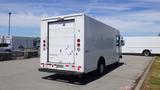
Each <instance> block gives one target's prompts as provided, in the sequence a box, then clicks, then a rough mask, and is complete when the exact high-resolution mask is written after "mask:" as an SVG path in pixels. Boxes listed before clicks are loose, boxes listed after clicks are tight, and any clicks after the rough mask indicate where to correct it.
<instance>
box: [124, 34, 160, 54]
mask: <svg viewBox="0 0 160 90" xmlns="http://www.w3.org/2000/svg"><path fill="white" fill-rule="evenodd" d="M124 41H125V46H124V47H122V52H123V53H133V54H143V55H145V56H148V55H151V54H160V37H159V36H143V37H142V36H141V37H124Z"/></svg>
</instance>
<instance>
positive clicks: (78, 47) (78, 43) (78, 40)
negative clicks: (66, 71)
mask: <svg viewBox="0 0 160 90" xmlns="http://www.w3.org/2000/svg"><path fill="white" fill-rule="evenodd" d="M80 41H81V40H80V39H79V38H78V39H77V51H80V46H81V44H80Z"/></svg>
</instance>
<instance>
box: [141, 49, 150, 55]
mask: <svg viewBox="0 0 160 90" xmlns="http://www.w3.org/2000/svg"><path fill="white" fill-rule="evenodd" d="M142 54H143V55H144V56H150V54H151V53H150V51H149V50H144V51H143V53H142Z"/></svg>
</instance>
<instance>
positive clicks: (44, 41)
mask: <svg viewBox="0 0 160 90" xmlns="http://www.w3.org/2000/svg"><path fill="white" fill-rule="evenodd" d="M45 49H46V40H43V50H45Z"/></svg>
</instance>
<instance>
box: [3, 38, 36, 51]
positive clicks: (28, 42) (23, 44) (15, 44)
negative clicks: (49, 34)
mask: <svg viewBox="0 0 160 90" xmlns="http://www.w3.org/2000/svg"><path fill="white" fill-rule="evenodd" d="M1 38H2V39H1V40H0V41H1V42H0V43H4V44H9V45H10V46H11V48H10V51H12V50H18V49H20V48H23V49H33V48H34V45H33V42H34V40H35V38H34V37H21V36H1Z"/></svg>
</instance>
